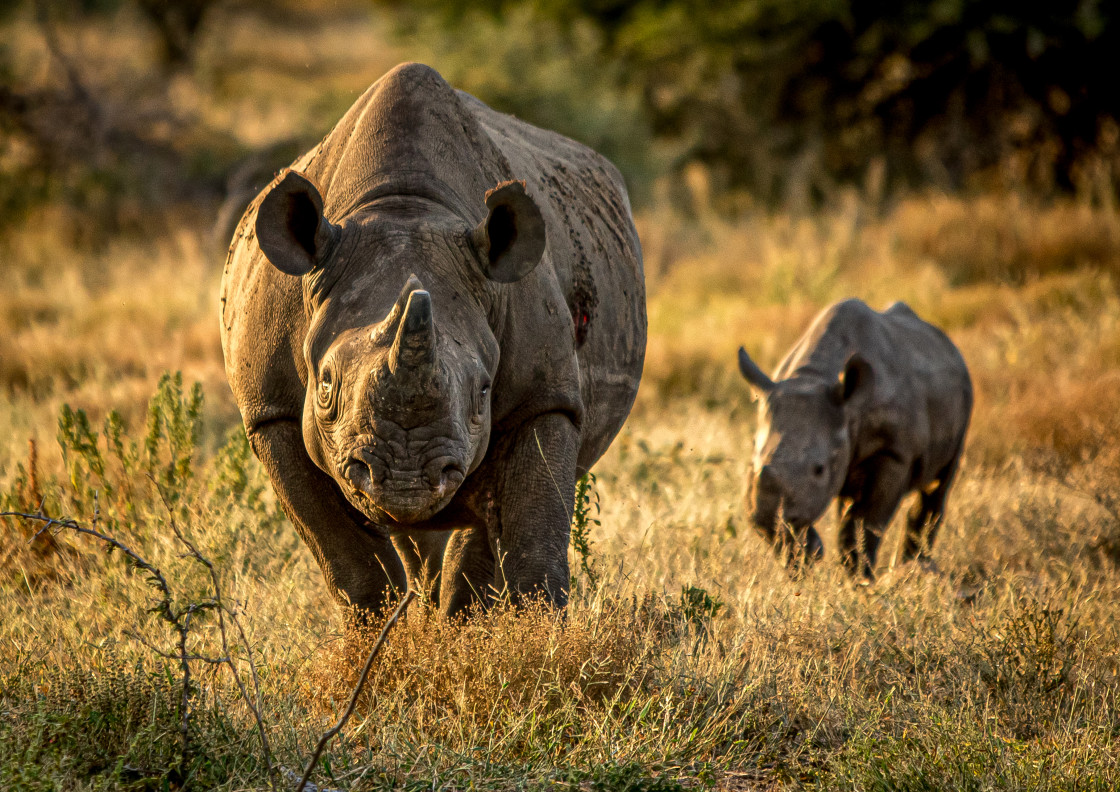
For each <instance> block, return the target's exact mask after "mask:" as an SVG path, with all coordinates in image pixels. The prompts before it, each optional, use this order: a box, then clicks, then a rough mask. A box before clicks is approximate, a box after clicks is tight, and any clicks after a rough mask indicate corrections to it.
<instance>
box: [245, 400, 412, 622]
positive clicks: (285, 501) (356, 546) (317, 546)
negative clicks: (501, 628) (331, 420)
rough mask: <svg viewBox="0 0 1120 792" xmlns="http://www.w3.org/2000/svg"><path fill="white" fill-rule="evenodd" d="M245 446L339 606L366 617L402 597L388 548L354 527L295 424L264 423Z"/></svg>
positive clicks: (399, 570)
mask: <svg viewBox="0 0 1120 792" xmlns="http://www.w3.org/2000/svg"><path fill="white" fill-rule="evenodd" d="M249 442H250V444H251V445H252V447H253V453H255V454H256V455H257V458H258V459H259V460H260V461H261V464H263V465H264V467H265V470H267V471H268V475H269V478H271V479H272V484H273V486H274V487H275V488H276V495H277V497H278V498H279V499H280V505H281V506H282V507H283V509H284V513H285V514H287V515H288V519H290V520H291V521H292V522H293V523H294V524H295V527H296V531H298V532H299V535H300V537H301V538H302V539H303V541H304V542H305V543H306V544H307V546H308V547H309V548H310V549H311V553H312V554H313V555H314V556H315V561H316V562H318V564H319V568H320V569H321V570H322V572H323V578H324V579H325V580H326V583H327V587H328V588H329V589H330V592H331V596H332V597H333V598H334V600H335V601H336V602H337V603H338V604H339V606H340V607H342V608H344V609H346V610H353V609H357V610H358V612H357V613H355V614H354V615H355V616H358V617H360V618H366V617H367V616H368V615H370V614H375V613H378V612H379V611H381V610H383V609H384V608H385V606H386V605H387V604H388V603H389V602H391V601H392V600H394V599H396V598H397V596H399V595H400V594H402V593H403V592H404V590H405V586H406V585H407V583H406V580H405V574H404V568H403V567H402V566H401V562H400V559H399V558H398V557H397V553H396V551H395V550H394V549H393V545H392V543H391V542H390V541H389V539H388V538H387V537H384V536H379V535H378V534H376V533H374V532H373V531H372V530H370V529H366V528H363V527H362V526H360V525H359V524H358V522H357V521H356V519H355V517H356V515H357V512H356V511H355V510H354V509H353V507H351V506H350V504H349V503H347V501H346V500H345V499H344V498H343V497H342V493H341V492H339V491H338V487H337V486H336V485H335V483H334V481H333V480H331V478H330V477H329V476H327V475H326V474H325V473H323V471H321V470H319V468H317V467H316V466H315V464H314V463H313V462H312V461H311V459H310V458H309V457H308V456H307V452H306V451H305V450H304V446H303V435H302V434H301V432H300V428H299V425H298V424H297V423H296V422H294V421H273V422H271V423H268V424H265V425H264V426H263V427H261V428H259V429H257V430H255V431H253V432H250V433H249Z"/></svg>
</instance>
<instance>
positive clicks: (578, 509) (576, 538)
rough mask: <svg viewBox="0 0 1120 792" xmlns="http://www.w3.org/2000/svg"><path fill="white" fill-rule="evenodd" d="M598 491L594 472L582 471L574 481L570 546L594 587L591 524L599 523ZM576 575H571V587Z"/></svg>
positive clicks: (595, 579) (595, 576)
mask: <svg viewBox="0 0 1120 792" xmlns="http://www.w3.org/2000/svg"><path fill="white" fill-rule="evenodd" d="M599 510H600V506H599V493H598V492H597V491H596V490H595V474H594V473H591V472H588V473H584V474H583V475H582V476H581V477H580V479H579V481H577V482H576V500H575V508H574V509H572V548H573V549H574V550H575V551H576V553H577V554H579V568H580V571H581V572H582V573H583V575H584V577H585V578H587V582H588V583H589V584H590V585H591V588H594V587H595V586H596V585H597V584H598V582H599V573H598V572H597V571H596V570H595V560H594V559H593V558H592V557H591V526H592V525H600V522H599V518H598V516H597V515H598V514H599ZM575 585H576V576H575V575H572V588H575Z"/></svg>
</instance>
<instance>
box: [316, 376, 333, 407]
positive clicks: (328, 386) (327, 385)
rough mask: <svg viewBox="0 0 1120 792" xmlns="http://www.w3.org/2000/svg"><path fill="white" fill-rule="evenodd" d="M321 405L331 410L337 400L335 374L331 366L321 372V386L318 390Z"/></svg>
mask: <svg viewBox="0 0 1120 792" xmlns="http://www.w3.org/2000/svg"><path fill="white" fill-rule="evenodd" d="M316 395H317V397H318V401H319V406H320V407H322V408H323V409H324V410H328V411H329V410H331V409H332V408H333V407H334V402H335V387H334V375H333V374H332V373H331V370H330V369H329V368H325V367H324V369H323V370H322V372H321V373H320V374H319V387H318V389H317V391H316Z"/></svg>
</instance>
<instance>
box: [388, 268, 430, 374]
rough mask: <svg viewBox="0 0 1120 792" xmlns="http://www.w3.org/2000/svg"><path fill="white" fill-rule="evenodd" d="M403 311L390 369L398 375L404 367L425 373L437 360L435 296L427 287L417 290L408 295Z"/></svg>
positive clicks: (394, 341) (411, 370)
mask: <svg viewBox="0 0 1120 792" xmlns="http://www.w3.org/2000/svg"><path fill="white" fill-rule="evenodd" d="M410 282H411V281H410ZM418 282H419V281H418ZM398 304H399V303H398ZM403 313H404V315H403V316H402V317H401V319H400V326H399V327H398V328H397V337H396V338H395V339H394V340H393V348H392V349H391V350H390V352H389V370H390V371H391V372H393V374H394V375H395V374H397V373H399V372H400V370H401V369H402V368H404V369H405V370H407V371H409V372H412V373H415V374H417V375H422V374H425V373H427V372H428V371H429V370H431V369H432V368H433V367H434V366H435V360H436V328H435V322H434V321H433V320H432V297H431V295H430V294H428V292H426V291H424V290H423V289H416V290H414V291H413V292H411V293H410V294H409V295H408V302H407V303H406V304H405V307H404V312H403Z"/></svg>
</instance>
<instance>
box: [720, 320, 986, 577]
mask: <svg viewBox="0 0 1120 792" xmlns="http://www.w3.org/2000/svg"><path fill="white" fill-rule="evenodd" d="M739 369H740V371H741V372H742V374H743V376H744V377H745V378H746V380H747V381H748V382H749V383H750V385H751V387H752V388H754V390H755V391H756V393H757V394H758V395H759V396H760V397H761V400H760V404H759V421H758V436H757V442H756V444H755V453H754V459H753V478H752V481H751V486H750V490H749V495H748V509H749V511H750V517H751V521H752V522H753V523H754V525H755V527H756V528H757V529H758V530H759V531H760V532H761V533H762V535H763V536H764V538H766V539H767V540H768V541H770V542H773V543H775V544H776V545H777V547H778V549H779V551H780V552H783V553H789V552H790V551H793V553H792V558H793V559H795V560H802V559H803V558H805V557H807V558H808V559H809V560H812V559H814V558H816V557H819V556H820V555H822V554H823V546H822V544H821V540H820V536H819V535H818V534H817V532H816V530H815V529H814V528H813V523H814V522H815V521H816V520H817V519H818V518H819V517H820V516H821V514H822V513H823V512H824V511H825V509H826V508H827V507H828V504H829V502H830V501H832V499H833V498H839V501H838V506H839V508H840V512H841V514H840V530H839V536H838V540H839V545H840V557H841V560H842V562H843V563H844V564H845V566H846V567H847V568H848V570H849V572H851V573H852V574H856V575H862V576H866V577H871V576H873V574H874V569H875V562H876V555H877V552H878V548H879V543H880V540H881V538H882V535H883V532H884V530H885V529H886V527H887V525H888V524H889V523H890V521H891V517H892V516H893V515H894V513H895V511H896V510H897V509H898V506H899V503H900V501H901V500H902V498H903V497H904V496H905V495H906V494H907V493H908V492H912V491H915V490H916V491H917V492H918V499H917V501H916V502H915V504H914V506H913V508H912V509H911V511H910V514H909V515H908V519H907V526H906V537H905V542H904V546H903V560H910V559H912V558H915V557H918V556H921V555H922V554H924V553H926V552H928V550H929V548H930V547H931V546H932V544H933V541H934V539H935V538H936V534H937V529H938V527H939V526H940V524H941V520H942V517H943V515H944V510H945V498H946V496H947V495H948V493H949V488H950V486H951V485H952V483H953V478H954V476H955V475H956V472H957V466H958V464H959V462H960V457H961V451H962V450H963V448H964V438H965V433H966V432H967V430H968V423H969V418H970V416H971V414H972V382H971V380H970V378H969V376H968V367H967V366H966V365H965V362H964V358H963V357H961V353H960V352H959V351H958V350H957V348H956V346H954V345H953V342H952V341H950V340H949V338H948V336H946V335H945V334H944V333H943V332H941V331H940V330H939V329H937V328H936V327H934V326H933V325H931V324H928V323H927V322H925V321H923V320H922V319H921V318H919V317H918V315H917V314H915V313H914V311H912V310H911V309H910V307H909V306H907V305H906V304H905V303H901V302H896V303H894V304H893V305H891V306H890V307H889V308H887V309H886V310H885V311H883V312H882V313H879V312H877V311H875V310H873V309H871V308H869V307H868V306H867V305H866V304H865V303H864V302H862V301H861V300H856V299H849V300H844V301H842V302H838V303H836V304H835V305H832V306H830V307H828V308H826V309H825V310H824V311H822V312H821V313H820V315H818V316H817V318H816V319H814V320H813V323H812V325H811V326H810V327H809V329H808V330H807V331H806V332H805V335H803V336H802V337H801V339H800V340H799V341H798V342H797V343H796V344H795V345H794V346H793V349H791V350H790V352H789V354H788V355H786V358H785V360H783V361H782V363H781V365H779V366H778V370H777V371H776V372H775V373H774V379H773V380H771V379H770V378H769V377H768V376H766V374H764V373H763V372H762V370H761V369H759V367H758V366H757V365H756V364H755V363H754V361H753V360H751V358H750V356H749V355H748V354H747V352H746V350H744V349H743V348H741V347H740V349H739ZM791 531H792V535H791ZM861 545H862V548H863V552H862V553H861V552H859V550H860V547H861Z"/></svg>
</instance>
